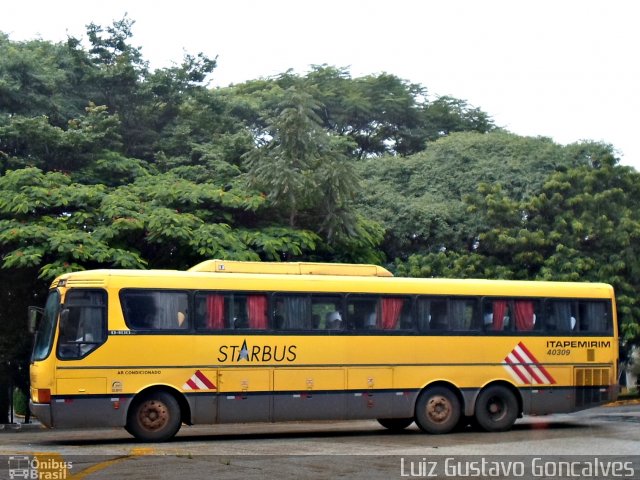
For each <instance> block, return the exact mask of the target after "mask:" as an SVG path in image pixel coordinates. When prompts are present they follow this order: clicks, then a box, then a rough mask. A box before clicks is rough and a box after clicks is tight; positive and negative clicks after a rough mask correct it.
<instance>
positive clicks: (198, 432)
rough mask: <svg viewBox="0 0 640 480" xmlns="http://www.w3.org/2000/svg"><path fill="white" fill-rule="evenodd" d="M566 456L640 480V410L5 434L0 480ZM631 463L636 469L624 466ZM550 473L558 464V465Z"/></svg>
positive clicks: (374, 469)
mask: <svg viewBox="0 0 640 480" xmlns="http://www.w3.org/2000/svg"><path fill="white" fill-rule="evenodd" d="M559 455H560V456H562V458H564V459H567V458H570V457H569V456H572V455H582V456H584V457H576V458H580V459H583V460H584V461H586V462H587V466H589V467H593V465H592V464H591V463H589V462H591V461H592V460H593V459H597V458H600V459H604V460H606V462H608V463H609V464H612V465H613V467H615V466H616V465H617V464H615V462H616V461H617V462H621V463H620V465H617V466H619V467H620V468H622V469H623V470H621V473H622V474H623V475H622V476H623V477H626V478H640V406H638V405H631V406H624V407H601V408H597V409H591V410H587V411H584V412H579V413H576V414H571V415H550V416H546V417H527V418H525V419H522V420H520V421H518V422H517V423H516V425H515V427H514V428H513V430H511V431H509V432H504V433H484V432H479V431H477V430H473V429H471V428H469V429H465V430H463V431H461V432H457V433H453V434H449V435H426V434H423V433H421V432H419V430H418V429H417V428H416V427H415V426H412V427H410V428H409V429H407V430H406V431H405V432H402V433H391V432H388V431H386V430H384V429H382V428H381V427H380V426H379V425H378V424H377V423H376V422H372V421H355V422H312V423H286V424H243V425H216V426H197V427H183V428H182V430H181V431H180V433H179V434H178V436H177V437H176V439H175V440H174V441H172V442H169V443H150V444H144V443H138V442H136V441H134V440H133V439H132V438H131V437H130V436H129V435H128V434H127V433H126V432H124V431H123V430H113V429H109V430H39V429H33V428H31V429H24V430H22V431H14V432H5V433H3V434H0V479H1V478H9V470H8V467H9V463H8V462H9V457H13V460H12V461H13V466H14V467H15V466H16V462H18V460H17V459H18V458H24V457H27V458H28V459H29V461H30V462H32V464H33V459H38V462H39V463H40V464H41V465H39V467H40V468H39V471H40V472H48V473H49V478H52V477H51V475H52V474H54V473H56V472H58V473H60V472H59V471H60V470H61V469H62V470H63V472H62V473H63V474H64V475H65V476H66V479H75V480H78V479H83V478H87V479H107V478H126V479H156V478H162V479H163V478H167V479H169V478H170V479H175V478H181V479H182V478H216V479H218V478H242V479H243V480H244V479H247V480H248V479H252V478H261V479H265V478H278V479H283V478H296V479H298V480H299V479H301V478H337V477H344V478H403V477H408V476H421V477H427V476H428V475H427V474H428V473H429V472H428V471H427V470H429V468H430V467H431V466H434V464H437V465H436V466H437V470H434V472H433V473H435V474H437V475H438V476H439V477H441V478H444V477H446V476H449V477H450V476H451V475H447V474H448V473H457V475H456V476H462V475H461V472H460V471H456V470H455V468H457V467H455V465H458V467H459V468H463V467H468V463H465V462H466V460H464V459H467V458H471V459H472V461H478V460H479V459H480V460H482V459H486V460H487V462H493V461H498V460H504V459H505V458H509V459H511V461H513V462H516V464H515V465H516V467H517V466H518V465H519V464H518V462H522V464H523V465H524V466H525V467H526V468H528V469H529V470H530V469H531V461H532V459H534V458H535V457H533V456H541V457H542V458H543V459H545V461H547V460H548V461H549V462H555V461H557V460H558V459H559V457H558V456H559ZM607 455H617V456H619V457H618V458H613V457H608V456H607ZM468 456H477V457H468ZM506 456H510V457H506ZM447 458H453V459H454V463H452V464H451V465H453V467H452V468H453V470H451V469H449V471H447V470H446V468H445V467H446V465H445V461H446V459H447ZM560 460H561V459H560ZM581 461H582V460H581ZM629 461H631V462H635V463H633V465H632V464H626V463H624V462H629ZM65 462H66V464H65ZM69 462H70V464H68V463H69ZM455 462H458V463H457V464H456V463H455ZM460 462H461V463H460ZM612 462H613V463H612ZM489 464H491V463H489ZM60 465H62V467H60ZM451 465H449V466H451ZM473 465H475V466H478V465H479V464H478V465H476V464H473ZM473 465H472V467H471V468H474V467H473ZM574 466H575V465H574ZM578 466H580V467H581V465H578ZM610 466H611V465H610ZM67 467H68V468H67ZM550 467H551V468H552V469H553V468H556V466H555V465H554V464H550ZM605 467H606V466H605ZM29 468H31V466H30V467H29ZM624 468H626V470H624ZM411 469H413V470H411ZM630 469H632V470H630ZM14 473H15V472H14ZM412 473H413V475H412ZM420 473H422V474H420ZM485 473H486V472H485ZM499 473H504V472H499ZM516 473H519V472H516ZM528 473H530V472H528ZM538 473H544V474H547V476H548V477H549V478H550V477H556V476H558V475H557V474H558V472H555V471H551V470H548V471H546V472H545V471H543V470H541V471H540V472H538ZM553 473H555V475H550V474H553ZM600 473H601V472H600ZM609 473H611V472H609ZM630 473H632V474H633V475H629V474H630ZM418 474H420V475H418ZM625 474H626V475H625ZM61 475H62V474H61ZM607 476H612V475H607ZM53 478H55V477H53ZM58 478H62V477H58ZM494 478H510V477H509V476H508V475H506V476H499V477H494ZM525 478H527V477H525ZM601 478H605V476H602V477H601Z"/></svg>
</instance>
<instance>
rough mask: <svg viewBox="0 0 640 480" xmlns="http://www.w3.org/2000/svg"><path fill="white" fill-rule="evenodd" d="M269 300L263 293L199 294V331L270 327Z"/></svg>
mask: <svg viewBox="0 0 640 480" xmlns="http://www.w3.org/2000/svg"><path fill="white" fill-rule="evenodd" d="M267 305H268V300H267V296H266V295H263V294H250V293H231V292H199V293H197V294H196V296H195V310H196V313H195V323H196V329H197V330H199V331H211V330H223V329H224V330H238V329H253V330H266V329H267V328H268V325H269V321H268V320H269V315H268V313H267V312H268V308H267Z"/></svg>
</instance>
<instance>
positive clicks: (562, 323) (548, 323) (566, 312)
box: [545, 300, 577, 333]
mask: <svg viewBox="0 0 640 480" xmlns="http://www.w3.org/2000/svg"><path fill="white" fill-rule="evenodd" d="M572 303H573V302H571V301H564V300H548V301H547V308H546V309H545V330H546V331H548V332H556V333H569V332H571V331H573V329H574V328H575V326H576V323H577V319H576V317H575V315H576V313H575V311H574V308H572V307H573V305H572Z"/></svg>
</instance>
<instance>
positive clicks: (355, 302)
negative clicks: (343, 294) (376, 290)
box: [343, 295, 379, 330]
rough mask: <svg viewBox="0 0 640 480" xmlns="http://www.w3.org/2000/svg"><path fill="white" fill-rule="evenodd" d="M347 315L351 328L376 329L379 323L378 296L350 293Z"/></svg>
mask: <svg viewBox="0 0 640 480" xmlns="http://www.w3.org/2000/svg"><path fill="white" fill-rule="evenodd" d="M347 316H348V318H347V322H348V323H347V324H348V327H349V329H350V330H373V329H376V328H377V326H378V323H379V319H378V316H379V313H378V298H377V297H368V296H360V295H350V296H349V297H347ZM343 320H344V319H343Z"/></svg>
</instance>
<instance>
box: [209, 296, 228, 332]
mask: <svg viewBox="0 0 640 480" xmlns="http://www.w3.org/2000/svg"><path fill="white" fill-rule="evenodd" d="M207 328H209V329H212V330H222V329H223V328H224V297H223V296H222V295H207Z"/></svg>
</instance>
